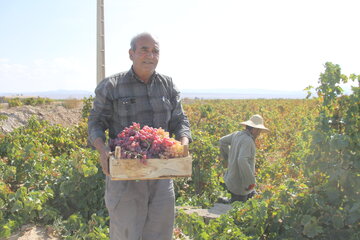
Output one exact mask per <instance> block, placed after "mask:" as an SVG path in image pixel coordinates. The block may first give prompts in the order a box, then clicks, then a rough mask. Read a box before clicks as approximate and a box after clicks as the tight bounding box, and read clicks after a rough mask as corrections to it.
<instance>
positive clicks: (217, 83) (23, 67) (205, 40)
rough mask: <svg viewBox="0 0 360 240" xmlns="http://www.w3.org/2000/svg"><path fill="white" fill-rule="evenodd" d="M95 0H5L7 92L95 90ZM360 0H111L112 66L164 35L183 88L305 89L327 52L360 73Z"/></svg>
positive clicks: (163, 56) (3, 75) (123, 65)
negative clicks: (143, 41)
mask: <svg viewBox="0 0 360 240" xmlns="http://www.w3.org/2000/svg"><path fill="white" fill-rule="evenodd" d="M96 2H97V1H96V0H75V1H74V0H61V1H50V0H32V1H28V0H12V1H7V0H0V33H1V37H0V92H13V93H22V92H32V91H48V90H58V89H66V90H86V91H93V90H94V88H95V86H96ZM359 9H360V1H358V0H337V1H335V0H316V1H315V0H302V1H300V0H299V1H295V0H273V1H268V0H257V1H248V0H247V1H243V0H222V1H220V0H219V1H215V0H182V1H175V0H152V1H149V0H121V1H120V0H105V41H106V43H105V44H106V46H105V51H106V62H105V65H106V75H107V76H108V75H111V74H114V73H117V72H119V71H125V70H128V69H129V68H130V66H131V61H130V60H129V58H128V49H129V42H130V39H131V38H132V37H133V36H134V35H135V34H137V33H140V32H143V31H148V32H151V33H153V34H154V35H156V36H157V37H158V38H159V40H160V62H159V65H158V69H157V70H158V71H159V72H161V73H164V74H167V75H170V76H172V77H173V79H174V81H175V83H176V84H177V86H178V87H179V88H180V89H189V88H196V89H208V88H210V89H218V88H242V89H244V88H262V89H274V90H291V91H297V90H302V89H304V88H305V87H306V86H308V85H317V81H318V77H319V74H320V73H321V72H322V71H323V70H324V67H323V65H324V63H325V62H327V61H330V62H333V63H335V64H339V65H340V66H341V68H342V70H343V72H344V73H345V74H350V73H356V74H360V58H359V57H358V56H360V44H359V42H360V32H359V30H358V29H359V27H358V25H359V23H360V14H359Z"/></svg>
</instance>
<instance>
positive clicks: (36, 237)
mask: <svg viewBox="0 0 360 240" xmlns="http://www.w3.org/2000/svg"><path fill="white" fill-rule="evenodd" d="M59 239H60V238H57V237H54V236H53V235H52V234H51V229H47V228H45V227H39V226H36V225H24V226H22V227H21V230H20V231H19V232H18V233H16V234H14V235H12V236H11V237H10V238H8V239H7V240H59Z"/></svg>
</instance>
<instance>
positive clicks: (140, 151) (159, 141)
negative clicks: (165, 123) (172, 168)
mask: <svg viewBox="0 0 360 240" xmlns="http://www.w3.org/2000/svg"><path fill="white" fill-rule="evenodd" d="M116 146H120V147H121V158H134V159H135V158H138V159H143V160H145V159H149V158H162V159H167V158H176V157H182V156H183V153H184V148H183V146H182V145H181V143H180V142H179V141H177V140H175V139H174V138H171V137H170V134H169V133H168V132H166V131H165V130H164V129H162V128H153V127H149V126H147V125H145V126H144V127H142V128H141V127H140V124H139V123H133V124H132V125H130V126H129V127H126V128H125V129H124V130H123V131H121V132H120V133H119V134H118V135H117V137H116V138H115V139H111V140H110V148H111V150H112V151H114V150H115V147H116Z"/></svg>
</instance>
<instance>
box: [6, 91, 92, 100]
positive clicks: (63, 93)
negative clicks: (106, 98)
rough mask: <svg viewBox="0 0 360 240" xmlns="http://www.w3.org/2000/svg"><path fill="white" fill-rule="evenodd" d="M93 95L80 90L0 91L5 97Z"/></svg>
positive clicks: (79, 96) (60, 97)
mask: <svg viewBox="0 0 360 240" xmlns="http://www.w3.org/2000/svg"><path fill="white" fill-rule="evenodd" d="M90 95H92V96H95V94H94V93H93V92H89V91H82V90H55V91H45V92H22V93H0V96H5V97H43V98H51V99H69V98H76V99H82V98H84V97H90Z"/></svg>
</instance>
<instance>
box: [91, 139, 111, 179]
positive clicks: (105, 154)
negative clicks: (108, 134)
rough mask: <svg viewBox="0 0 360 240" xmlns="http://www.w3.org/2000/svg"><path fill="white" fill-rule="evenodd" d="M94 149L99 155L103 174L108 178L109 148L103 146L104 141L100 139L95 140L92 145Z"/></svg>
mask: <svg viewBox="0 0 360 240" xmlns="http://www.w3.org/2000/svg"><path fill="white" fill-rule="evenodd" d="M93 145H94V147H95V148H96V150H98V152H99V153H100V164H101V168H102V171H103V173H104V174H105V175H106V176H110V171H109V158H110V148H109V147H108V146H106V145H105V143H104V141H103V140H102V139H101V138H97V139H95V141H94V143H93Z"/></svg>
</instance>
